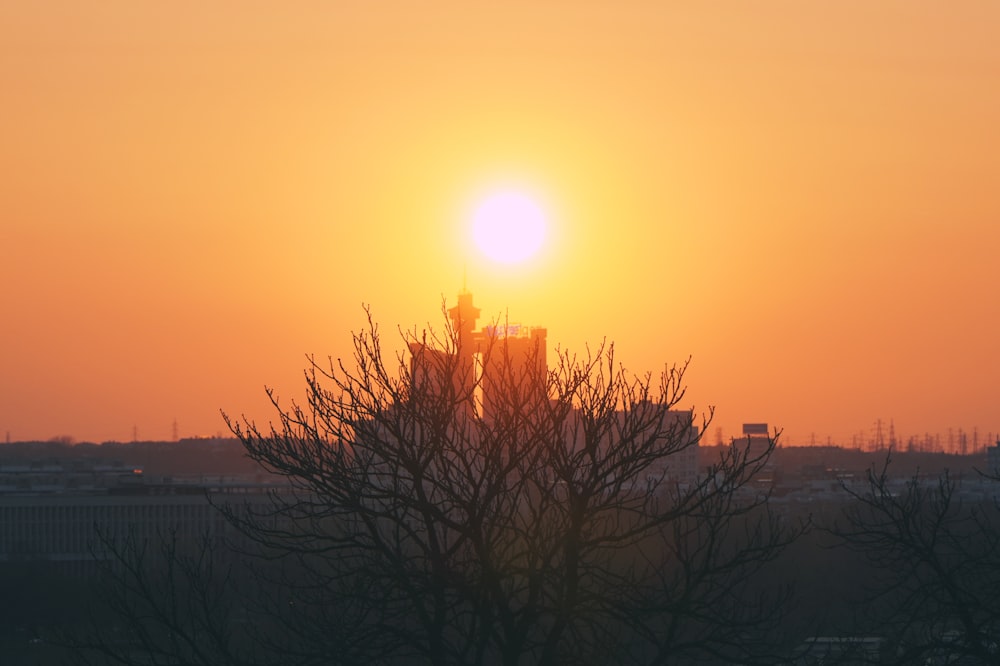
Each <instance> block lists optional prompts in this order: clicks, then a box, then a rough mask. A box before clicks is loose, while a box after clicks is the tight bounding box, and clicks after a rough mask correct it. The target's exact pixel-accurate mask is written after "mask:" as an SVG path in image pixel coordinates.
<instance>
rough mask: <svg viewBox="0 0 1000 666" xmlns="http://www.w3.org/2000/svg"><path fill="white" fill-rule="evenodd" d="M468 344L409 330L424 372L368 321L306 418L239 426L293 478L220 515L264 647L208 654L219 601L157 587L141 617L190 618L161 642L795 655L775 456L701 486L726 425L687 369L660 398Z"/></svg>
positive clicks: (370, 650) (300, 655)
mask: <svg viewBox="0 0 1000 666" xmlns="http://www.w3.org/2000/svg"><path fill="white" fill-rule="evenodd" d="M493 330H495V331H500V330H503V327H497V328H495V329H493ZM468 331H469V327H468V326H465V325H464V323H463V322H461V321H459V320H452V321H450V322H446V327H445V329H444V331H443V332H441V333H434V332H426V333H423V334H420V335H418V334H416V333H415V332H412V333H404V335H403V337H404V341H405V342H406V343H407V344H408V348H409V356H408V357H407V356H404V355H399V356H396V357H395V358H393V359H392V360H387V359H386V358H385V357H384V355H383V347H382V343H381V339H380V335H379V331H378V328H377V326H376V325H374V324H373V323H372V320H371V317H370V316H369V319H368V327H367V329H366V330H365V331H364V332H362V333H359V334H356V335H355V336H354V358H353V362H345V361H333V360H331V361H330V362H329V363H328V364H321V363H319V362H317V361H315V360H312V361H311V363H310V366H309V367H308V369H307V371H306V380H307V388H308V390H307V400H306V402H305V403H304V404H292V405H290V406H287V407H286V406H283V405H282V404H280V401H279V400H278V398H277V397H276V396H275V395H274V394H273V393H270V392H269V395H270V396H271V399H272V402H273V403H274V405H275V407H276V409H277V414H278V418H277V422H276V423H274V424H272V425H271V426H270V427H269V428H266V429H261V428H258V427H257V426H256V425H255V424H254V423H252V422H249V421H235V420H232V419H229V418H228V417H227V423H228V424H229V426H230V428H231V430H232V431H233V433H234V434H235V435H236V436H237V437H239V439H240V440H241V441H242V443H243V446H244V447H245V449H246V452H247V455H249V456H250V457H251V458H252V459H254V460H256V461H257V462H259V463H260V464H261V465H262V466H263V467H264V468H266V469H267V470H268V471H270V472H273V473H275V474H278V475H281V476H283V477H284V478H285V479H287V481H288V487H287V489H285V490H283V491H280V492H275V493H272V494H271V495H270V496H269V501H268V502H267V503H266V504H260V503H257V504H253V503H248V504H243V505H234V504H230V505H222V506H221V507H220V508H221V510H222V511H224V513H225V515H226V517H227V518H228V520H229V521H230V523H231V524H232V525H233V526H235V527H236V528H237V529H238V531H239V533H240V535H241V539H240V544H241V545H239V546H238V547H239V549H240V553H241V557H240V558H239V560H238V561H239V566H241V567H245V569H243V571H244V572H245V573H242V574H239V575H238V577H239V578H240V579H241V580H245V581H253V585H248V586H247V587H246V589H243V590H240V592H243V593H244V601H243V602H242V603H243V606H242V608H243V610H242V611H241V613H240V618H241V623H239V624H238V626H239V627H240V628H241V629H240V631H241V632H242V634H241V635H242V636H244V639H243V640H241V641H238V642H237V644H236V645H233V643H232V642H231V641H229V642H227V640H226V639H224V637H223V638H217V637H214V636H213V635H211V634H209V635H208V637H207V638H206V637H205V635H204V632H202V637H201V638H198V636H197V635H196V634H197V631H198V629H197V628H198V626H203V625H204V622H202V623H201V625H199V622H200V621H199V620H197V619H196V616H197V615H198V614H199V612H200V613H202V614H205V613H207V614H211V613H213V612H217V610H218V609H213V608H212V607H210V604H209V605H206V606H205V607H203V608H201V609H200V611H199V609H197V608H191V607H185V608H186V610H185V612H184V613H177V612H176V610H175V609H171V608H165V607H164V606H168V605H169V604H170V603H173V604H176V597H171V596H170V595H167V594H163V593H161V592H156V591H155V590H151V593H150V594H145V595H143V594H141V593H140V594H139V595H138V596H140V597H143V603H145V604H151V605H152V606H153V607H157V606H159V607H160V610H157V611H144V612H143V613H137V612H132V613H129V615H130V619H131V620H132V621H133V623H138V624H140V625H142V624H146V623H147V622H148V623H153V624H159V625H163V624H164V623H163V617H164V616H167V617H172V618H181V620H182V621H181V622H173V624H172V625H171V626H170V627H169V630H168V631H166V633H164V632H162V631H161V632H160V633H159V634H154V633H152V632H150V631H149V629H148V628H146V629H143V630H142V631H143V632H144V635H155V636H158V637H159V639H158V640H160V641H161V642H160V643H157V646H161V645H162V640H163V638H162V637H163V636H169V637H170V640H172V641H176V640H179V637H183V641H182V642H183V643H184V644H185V645H188V644H191V645H193V644H197V643H198V642H199V641H200V640H208V639H210V642H211V643H212V645H213V646H214V647H215V648H220V646H228V647H227V648H226V649H227V650H228V653H227V657H226V658H227V659H230V660H232V662H233V663H262V664H263V663H268V664H272V663H273V664H330V663H343V664H352V663H359V664H360V663H365V664H370V663H392V664H398V663H402V664H410V663H413V664H419V663H428V664H564V663H573V664H588V663H594V664H607V663H636V664H685V663H743V664H750V663H770V664H773V663H777V662H778V661H779V660H780V655H781V649H780V648H781V646H779V645H778V644H777V643H776V642H775V640H776V636H777V634H776V630H777V629H778V628H779V623H780V620H781V617H782V612H783V610H784V608H785V606H784V603H783V602H784V601H785V595H784V591H783V590H780V589H778V590H776V589H773V588H768V587H767V586H763V585H759V584H758V583H757V581H758V574H760V572H761V571H763V570H764V569H765V568H766V567H767V566H768V564H769V563H771V562H772V561H773V560H774V558H775V557H776V556H777V555H778V553H779V552H780V551H781V550H782V548H783V547H784V546H785V545H786V544H787V543H788V542H789V541H790V540H791V539H792V538H794V536H795V534H796V529H795V528H794V527H789V526H786V525H783V524H782V523H781V521H779V520H778V519H777V518H776V517H775V516H773V515H771V513H770V512H769V510H768V506H767V493H766V492H765V491H763V490H761V489H758V488H756V487H755V486H754V484H753V480H754V477H755V475H756V474H757V472H758V471H759V470H761V469H762V467H763V466H764V465H765V463H766V462H767V460H768V458H769V456H770V455H771V452H772V450H773V448H774V441H773V440H768V441H767V442H766V444H764V445H760V444H759V443H757V442H755V443H754V446H753V447H751V446H750V444H749V443H747V444H745V445H737V444H735V443H734V444H733V445H732V446H729V447H724V448H723V449H722V451H723V453H722V454H721V455H720V456H719V458H718V459H717V460H716V461H715V462H714V464H712V465H711V466H710V467H709V468H708V469H707V470H706V469H702V470H699V471H698V472H697V473H694V474H687V475H685V474H682V473H681V472H682V470H683V469H684V468H685V465H686V463H685V464H681V463H680V462H679V461H681V460H682V459H684V458H685V456H690V454H692V453H693V452H696V451H697V449H696V448H695V447H697V446H698V441H699V436H700V433H701V432H704V426H705V425H707V419H706V420H705V423H702V424H701V428H698V427H697V424H695V423H694V420H693V415H692V413H691V412H690V411H678V410H677V409H676V408H677V406H678V405H679V403H680V402H681V400H682V399H683V397H684V383H683V379H684V373H685V370H686V364H684V365H681V366H675V367H670V368H668V369H667V370H665V371H664V372H663V373H662V374H661V376H660V377H659V381H658V383H656V384H654V383H653V381H652V378H651V376H648V375H647V376H642V377H635V376H633V375H630V374H629V373H627V372H626V371H625V370H623V369H622V368H621V367H620V366H619V365H618V364H617V363H616V361H615V357H614V348H613V346H612V345H610V344H606V345H605V344H602V345H601V346H599V347H598V348H597V349H596V350H595V351H593V352H588V353H587V354H586V355H584V356H582V357H578V356H574V355H572V354H569V353H566V352H558V353H557V354H556V358H555V362H554V363H553V364H552V368H551V369H549V368H548V367H547V364H546V363H545V362H544V360H543V359H544V356H543V351H542V350H541V349H539V347H538V346H534V347H533V348H526V347H525V346H524V345H523V344H522V343H523V341H517V342H518V345H519V346H516V345H515V341H514V340H511V339H508V338H505V337H503V336H502V335H499V334H494V335H488V336H485V337H481V338H479V339H477V341H476V342H475V344H476V348H475V349H473V348H472V345H473V341H472V339H471V338H470V337H469V335H468ZM126 570H127V571H130V572H132V574H134V575H132V577H131V579H132V580H140V579H141V578H142V575H141V572H140V571H138V570H136V569H134V568H133V569H128V568H127V567H126ZM192 578H193V579H196V578H197V576H193V577H192ZM198 589H200V588H195V597H193V598H205V599H209V600H210V599H211V598H212V597H211V595H205V594H199V593H198ZM204 589H208V588H207V587H206V588H204ZM232 591H233V590H232V588H231V587H229V588H228V589H227V593H229V592H232ZM140 592H141V590H140ZM223 596H225V595H223ZM220 603H221V602H220ZM226 603H227V604H228V603H229V602H228V601H227V602H226ZM193 606H197V604H193ZM126 610H127V608H126ZM224 610H226V612H230V611H231V610H232V608H231V607H229V606H227V607H226V609H224ZM230 626H234V625H230ZM247 626H251V627H252V630H249V631H248V630H247V629H246V628H247ZM186 627H188V628H186ZM132 631H135V629H133V630H132ZM187 634H190V636H188V635H187ZM248 645H253V648H252V650H250V651H249V652H247V651H243V652H240V649H243V648H246V647H247V646H248ZM167 647H169V645H168V646H167ZM157 649H159V647H157ZM166 651H167V652H169V650H166ZM183 657H184V660H185V661H184V663H222V661H223V660H222V659H221V658H220V657H219V655H218V654H213V656H211V659H209V660H201V661H199V656H198V654H197V653H196V652H195V651H193V650H186V651H185V652H184V654H183Z"/></svg>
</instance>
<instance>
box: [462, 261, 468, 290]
mask: <svg viewBox="0 0 1000 666" xmlns="http://www.w3.org/2000/svg"><path fill="white" fill-rule="evenodd" d="M468 283H469V265H468V264H463V265H462V293H463V294H467V293H469V288H468Z"/></svg>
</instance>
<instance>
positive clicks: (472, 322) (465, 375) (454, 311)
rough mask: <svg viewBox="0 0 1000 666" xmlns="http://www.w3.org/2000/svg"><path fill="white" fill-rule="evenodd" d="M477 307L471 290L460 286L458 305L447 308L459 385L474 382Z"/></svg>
mask: <svg viewBox="0 0 1000 666" xmlns="http://www.w3.org/2000/svg"><path fill="white" fill-rule="evenodd" d="M479 312H480V310H479V308H477V307H476V306H475V305H473V304H472V292H470V291H468V290H467V289H465V288H464V286H463V288H462V291H460V292H459V294H458V305H456V306H455V307H453V308H449V309H448V316H449V317H450V318H451V325H452V329H453V330H454V331H455V334H456V339H457V342H458V348H457V349H456V350H455V355H456V356H458V375H459V377H458V382H459V384H460V385H461V386H467V387H470V388H471V387H472V386H473V385H474V384H475V382H476V354H477V353H478V352H479V344H478V343H479V337H478V336H477V335H476V334H475V330H476V320H478V319H479Z"/></svg>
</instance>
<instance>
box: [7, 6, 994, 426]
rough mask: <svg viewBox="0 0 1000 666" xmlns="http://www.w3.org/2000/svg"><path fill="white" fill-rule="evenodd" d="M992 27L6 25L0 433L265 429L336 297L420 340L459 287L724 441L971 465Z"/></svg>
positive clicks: (470, 16) (652, 21)
mask: <svg viewBox="0 0 1000 666" xmlns="http://www.w3.org/2000/svg"><path fill="white" fill-rule="evenodd" d="M429 7H433V8H434V9H433V11H432V10H430V9H429ZM998 30H1000V3H996V2H993V0H981V1H968V2H965V1H963V2H955V3H940V2H919V1H917V0H899V1H897V2H877V3H875V2H870V0H840V1H838V2H801V0H787V1H781V2H729V3H705V2H694V1H691V2H662V3H660V2H633V3H627V2H626V3H606V2H582V1H579V0H575V1H574V2H567V1H564V0H552V1H545V2H534V1H533V2H518V1H515V2H475V1H472V2H470V1H468V0H463V1H462V2H457V1H456V2H438V3H430V4H428V3H424V2H420V3H418V2H380V3H370V2H348V1H339V2H326V1H322V2H320V1H316V2H309V1H303V2H293V3H272V2H255V1H249V0H240V1H239V2H217V3H208V2H201V1H197V2H196V1H180V2H167V3H159V2H136V1H135V0H120V1H113V0H108V1H106V2H100V3H86V2H77V1H75V0H73V1H69V0H67V1H66V2H55V1H49V0H34V1H33V2H23V3H15V2H8V3H3V4H2V5H0V91H2V106H0V108H2V113H0V118H2V122H0V215H2V217H0V281H2V291H0V318H2V319H0V321H2V330H3V333H2V336H3V337H2V341H3V344H2V347H0V437H2V436H3V435H4V434H5V433H6V432H9V433H10V437H11V438H12V439H14V440H22V439H34V438H38V439H47V438H49V437H53V436H56V435H70V436H73V437H75V438H76V439H78V440H92V441H103V440H106V439H116V440H122V441H127V440H130V439H131V438H132V436H133V428H136V429H137V431H138V435H139V437H140V438H141V439H169V438H170V437H171V434H172V427H171V426H172V423H173V422H174V420H175V419H176V421H177V424H178V429H179V433H180V435H181V436H189V435H197V434H215V433H218V432H222V431H224V424H223V423H222V421H221V418H220V416H219V413H218V410H219V409H220V408H221V409H225V410H226V411H228V412H234V413H239V412H243V411H246V412H248V413H251V414H253V415H255V416H258V417H261V418H262V419H266V418H267V417H268V413H267V412H266V411H264V410H263V406H264V404H265V401H264V394H263V386H264V385H265V384H268V385H271V386H274V387H276V388H277V389H278V390H279V392H280V393H281V394H282V395H285V396H288V397H293V396H295V395H298V394H299V393H300V390H301V389H300V387H301V379H300V378H301V370H302V368H303V366H304V355H305V354H306V353H316V354H318V355H321V356H325V355H328V354H329V355H334V356H338V355H342V354H344V353H346V352H347V351H348V347H347V344H348V343H349V340H350V337H349V332H350V331H351V330H352V329H357V328H359V327H360V326H361V324H362V322H363V312H362V309H361V304H362V303H370V304H371V305H372V307H373V310H374V313H375V315H376V318H377V319H378V320H379V321H380V322H382V323H383V325H384V326H385V330H386V331H387V332H389V333H391V332H392V331H393V330H394V328H395V326H396V325H397V324H402V325H403V326H405V327H409V326H411V325H413V324H418V323H425V322H427V321H432V322H434V323H437V322H438V313H439V309H440V303H441V298H442V296H445V297H447V298H449V299H450V302H453V300H454V297H455V294H456V292H457V291H458V290H459V288H460V287H461V282H462V274H463V267H467V272H468V284H469V288H470V289H471V290H472V291H473V292H474V293H475V296H476V301H477V304H478V305H479V306H480V307H482V308H483V310H484V313H486V314H492V315H496V314H500V313H501V312H503V311H505V310H506V309H508V308H509V312H510V316H511V318H513V319H518V320H520V321H523V322H524V323H529V324H538V325H545V326H547V327H548V329H549V340H550V342H551V343H552V345H553V346H554V345H555V344H561V345H563V346H565V347H569V348H580V347H582V345H583V344H584V343H586V342H597V341H599V340H601V339H602V338H605V337H607V338H608V339H612V340H615V341H616V343H617V345H618V350H619V358H620V359H621V360H622V362H623V363H624V364H625V365H626V366H627V367H629V368H631V369H634V370H636V371H645V370H658V369H659V368H661V367H662V365H663V364H664V363H668V362H675V361H681V360H683V359H685V358H686V357H688V356H692V357H693V360H692V365H691V369H690V374H689V384H690V392H689V397H690V404H691V405H693V406H694V407H695V408H696V409H699V410H703V409H705V408H707V407H708V406H709V405H714V406H716V408H717V422H716V426H718V427H721V428H723V432H724V434H725V435H726V436H729V435H735V434H737V431H738V429H739V426H740V424H741V423H742V422H744V421H767V422H768V423H770V424H772V425H774V426H779V427H783V428H784V430H785V442H786V443H789V444H796V443H808V442H809V441H810V439H811V437H812V435H813V433H815V437H816V439H817V441H821V442H825V440H826V437H827V436H832V437H833V438H834V440H835V441H841V442H846V443H849V440H850V438H851V436H852V435H855V434H859V435H860V434H864V435H866V436H870V435H871V432H872V429H873V427H874V424H875V421H876V419H879V418H881V419H883V420H884V421H886V422H888V421H889V420H890V419H892V420H893V421H894V424H895V427H896V430H897V433H899V434H900V435H902V436H904V437H905V436H908V435H920V436H922V435H923V433H925V432H931V433H934V432H938V433H941V434H942V437H945V436H946V435H945V433H946V432H947V430H948V428H954V429H955V430H956V431H957V429H958V428H964V429H965V430H966V431H970V432H971V430H972V429H973V428H974V427H976V428H978V429H979V432H980V437H981V438H983V439H985V436H986V433H988V432H993V433H996V432H998V431H1000V409H998V404H1000V402H998V397H1000V390H998V388H997V385H998V381H1000V353H998V345H997V335H998V333H997V332H998V330H1000V305H998V303H1000V298H998V297H997V294H998V291H1000V289H998V287H1000V270H998V268H997V265H996V264H997V258H998V257H1000V194H998V187H997V183H996V180H997V176H998V175H1000V121H998V119H1000V85H998V82H1000V40H998V39H997V38H996V35H997V34H998ZM510 184H513V185H517V186H519V187H521V188H522V189H524V190H526V191H528V192H531V193H532V194H534V195H535V196H537V197H538V198H539V200H540V201H542V202H543V205H544V206H545V207H546V209H547V211H548V213H549V215H550V216H551V218H552V220H551V227H552V228H551V230H550V236H549V243H548V245H547V246H546V248H545V250H544V251H543V253H542V254H541V255H539V256H538V257H537V258H536V259H535V260H533V261H531V262H529V263H528V264H525V265H520V266H517V267H514V268H510V267H507V268H503V267H500V266H495V265H491V264H489V263H487V262H486V261H485V260H484V259H482V258H481V257H480V256H479V255H478V254H476V252H475V251H474V250H473V248H472V246H471V243H470V240H469V228H470V223H469V218H470V209H471V207H472V206H473V205H474V202H475V201H476V199H477V197H479V196H482V194H483V193H485V192H487V191H489V190H491V189H492V188H494V187H497V186H498V185H510ZM392 342H393V343H395V339H393V340H392ZM714 434H715V433H714V428H713V431H712V437H713V439H714Z"/></svg>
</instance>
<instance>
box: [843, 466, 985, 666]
mask: <svg viewBox="0 0 1000 666" xmlns="http://www.w3.org/2000/svg"><path fill="white" fill-rule="evenodd" d="M976 481H979V480H978V479H977V480H976ZM969 490H970V492H968V493H964V492H963V487H962V484H961V483H960V481H959V480H957V479H955V478H953V477H952V476H951V475H950V474H949V473H948V472H947V471H945V472H943V473H942V474H941V475H939V476H937V477H931V478H922V477H920V476H919V475H916V476H913V477H911V478H908V479H906V478H904V479H898V478H893V477H892V476H891V474H890V464H889V460H888V459H887V460H886V462H885V464H884V465H883V466H882V467H881V468H880V469H873V470H871V471H870V472H869V476H868V482H867V485H866V486H865V487H864V489H863V490H853V489H850V488H848V491H849V492H850V494H851V495H852V499H853V502H852V503H851V504H850V505H849V506H848V508H847V509H846V510H845V511H844V513H843V516H842V519H841V520H840V521H839V522H838V523H836V524H835V525H834V526H833V527H831V528H829V532H830V533H831V534H832V535H834V536H835V537H836V539H837V542H838V545H840V546H845V547H848V548H851V549H853V550H856V551H858V552H861V553H863V554H864V555H865V556H866V558H867V560H868V562H869V564H870V565H871V567H872V570H873V572H874V575H870V576H867V577H866V581H867V586H868V587H867V598H866V599H865V605H864V609H865V612H864V613H863V614H862V615H861V616H860V617H859V621H860V622H861V623H862V624H861V626H862V627H863V628H864V630H865V631H866V633H868V634H872V635H880V636H882V637H884V638H885V639H886V647H885V649H883V651H882V655H881V661H880V662H879V663H893V664H917V663H919V664H953V663H955V664H957V663H961V664H996V663H998V661H1000V643H998V641H1000V520H998V519H1000V513H998V511H997V505H996V503H995V499H994V498H992V497H989V490H990V488H989V486H988V485H983V484H981V483H976V484H975V487H974V488H970V489H969Z"/></svg>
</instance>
